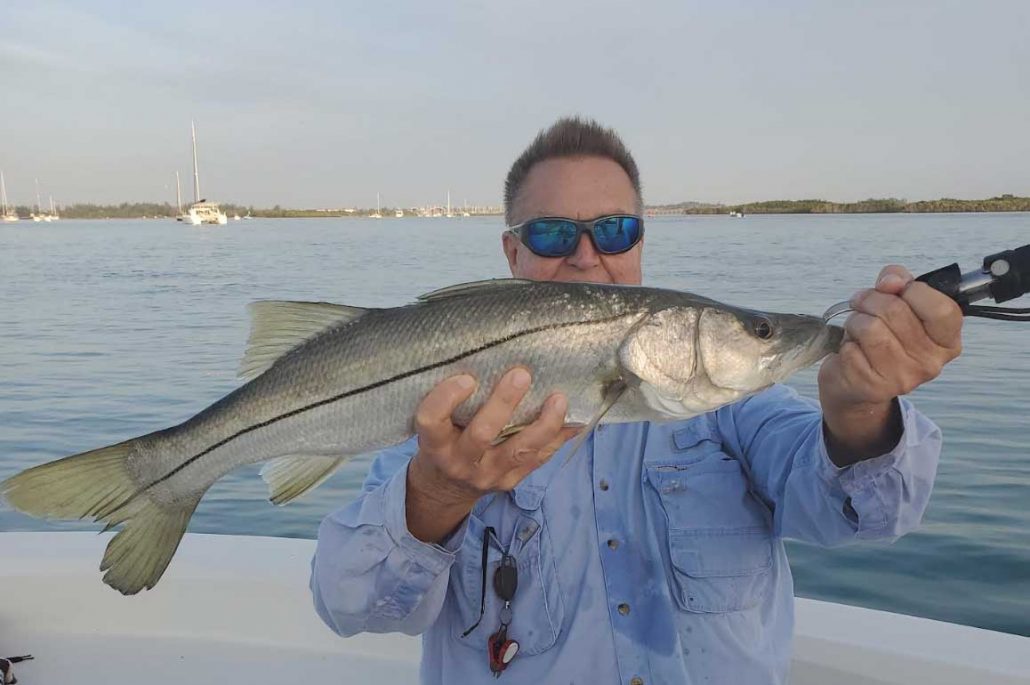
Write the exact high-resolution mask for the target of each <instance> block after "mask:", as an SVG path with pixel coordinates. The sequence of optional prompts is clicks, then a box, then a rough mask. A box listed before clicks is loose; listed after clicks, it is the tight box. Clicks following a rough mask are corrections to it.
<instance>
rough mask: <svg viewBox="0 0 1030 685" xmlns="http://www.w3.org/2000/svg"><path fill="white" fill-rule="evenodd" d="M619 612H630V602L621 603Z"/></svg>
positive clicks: (624, 613) (623, 613)
mask: <svg viewBox="0 0 1030 685" xmlns="http://www.w3.org/2000/svg"><path fill="white" fill-rule="evenodd" d="M619 613H620V614H622V615H623V616H625V615H626V614H628V613H629V604H626V603H625V602H623V603H622V604H620V605H619Z"/></svg>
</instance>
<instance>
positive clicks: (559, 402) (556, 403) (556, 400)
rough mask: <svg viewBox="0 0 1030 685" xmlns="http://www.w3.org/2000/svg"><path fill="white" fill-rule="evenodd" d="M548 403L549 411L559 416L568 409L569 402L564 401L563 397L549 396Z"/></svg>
mask: <svg viewBox="0 0 1030 685" xmlns="http://www.w3.org/2000/svg"><path fill="white" fill-rule="evenodd" d="M548 402H549V403H550V405H551V409H553V410H554V411H556V412H558V413H559V414H565V411H566V410H567V409H568V408H569V401H568V400H567V399H565V395H551V399H550V400H548Z"/></svg>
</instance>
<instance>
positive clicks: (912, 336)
mask: <svg viewBox="0 0 1030 685" xmlns="http://www.w3.org/2000/svg"><path fill="white" fill-rule="evenodd" d="M851 306H852V308H853V309H854V310H855V311H856V312H859V313H862V314H867V315H869V316H873V317H876V318H877V319H879V320H880V321H882V322H883V323H884V324H885V326H886V327H887V329H888V330H889V331H890V332H891V333H892V334H893V335H894V337H895V338H896V339H897V341H898V343H899V344H900V348H901V350H902V352H904V354H905V355H906V356H907V357H908V358H909V360H910V361H911V362H912V363H914V364H916V365H917V366H919V367H921V368H923V369H924V370H925V371H926V373H927V374H928V375H933V376H936V375H937V373H939V372H940V367H941V366H942V365H943V364H944V362H946V361H947V354H946V351H945V350H943V349H942V348H941V347H940V346H939V345H938V344H937V343H935V342H934V341H933V340H931V339H930V336H929V335H928V334H927V332H926V329H925V328H924V327H923V322H922V321H921V320H920V319H919V317H917V316H916V314H915V312H914V311H912V308H911V307H910V306H909V304H908V303H907V302H906V301H905V300H904V299H903V298H901V297H897V296H895V295H888V294H885V293H882V292H880V291H878V290H863V291H861V292H859V293H858V294H856V296H855V297H854V298H852V301H851ZM866 325H867V326H868V325H869V324H868V322H866ZM851 337H852V338H854V335H852V336H851Z"/></svg>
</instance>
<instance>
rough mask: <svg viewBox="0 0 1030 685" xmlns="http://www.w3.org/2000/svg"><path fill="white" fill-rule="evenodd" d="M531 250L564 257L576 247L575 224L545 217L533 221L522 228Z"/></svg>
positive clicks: (539, 253) (544, 254) (549, 255)
mask: <svg viewBox="0 0 1030 685" xmlns="http://www.w3.org/2000/svg"><path fill="white" fill-rule="evenodd" d="M523 230H524V231H525V232H526V234H525V235H526V242H527V243H528V245H529V247H530V249H531V250H533V252H535V253H537V254H538V255H542V256H544V257H564V256H566V255H569V254H572V252H573V251H574V250H575V249H576V233H577V229H576V224H573V223H570V222H568V221H561V220H555V219H545V220H543V221H533V222H532V223H529V224H527V225H526V227H525V228H524V229H523Z"/></svg>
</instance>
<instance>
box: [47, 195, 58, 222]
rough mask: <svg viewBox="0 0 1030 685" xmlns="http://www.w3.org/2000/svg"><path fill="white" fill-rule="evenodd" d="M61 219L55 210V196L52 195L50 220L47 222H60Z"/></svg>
mask: <svg viewBox="0 0 1030 685" xmlns="http://www.w3.org/2000/svg"><path fill="white" fill-rule="evenodd" d="M60 218H61V217H60V216H59V215H58V214H57V210H56V209H54V196H53V195H51V196H50V218H49V219H46V221H58V220H60Z"/></svg>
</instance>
